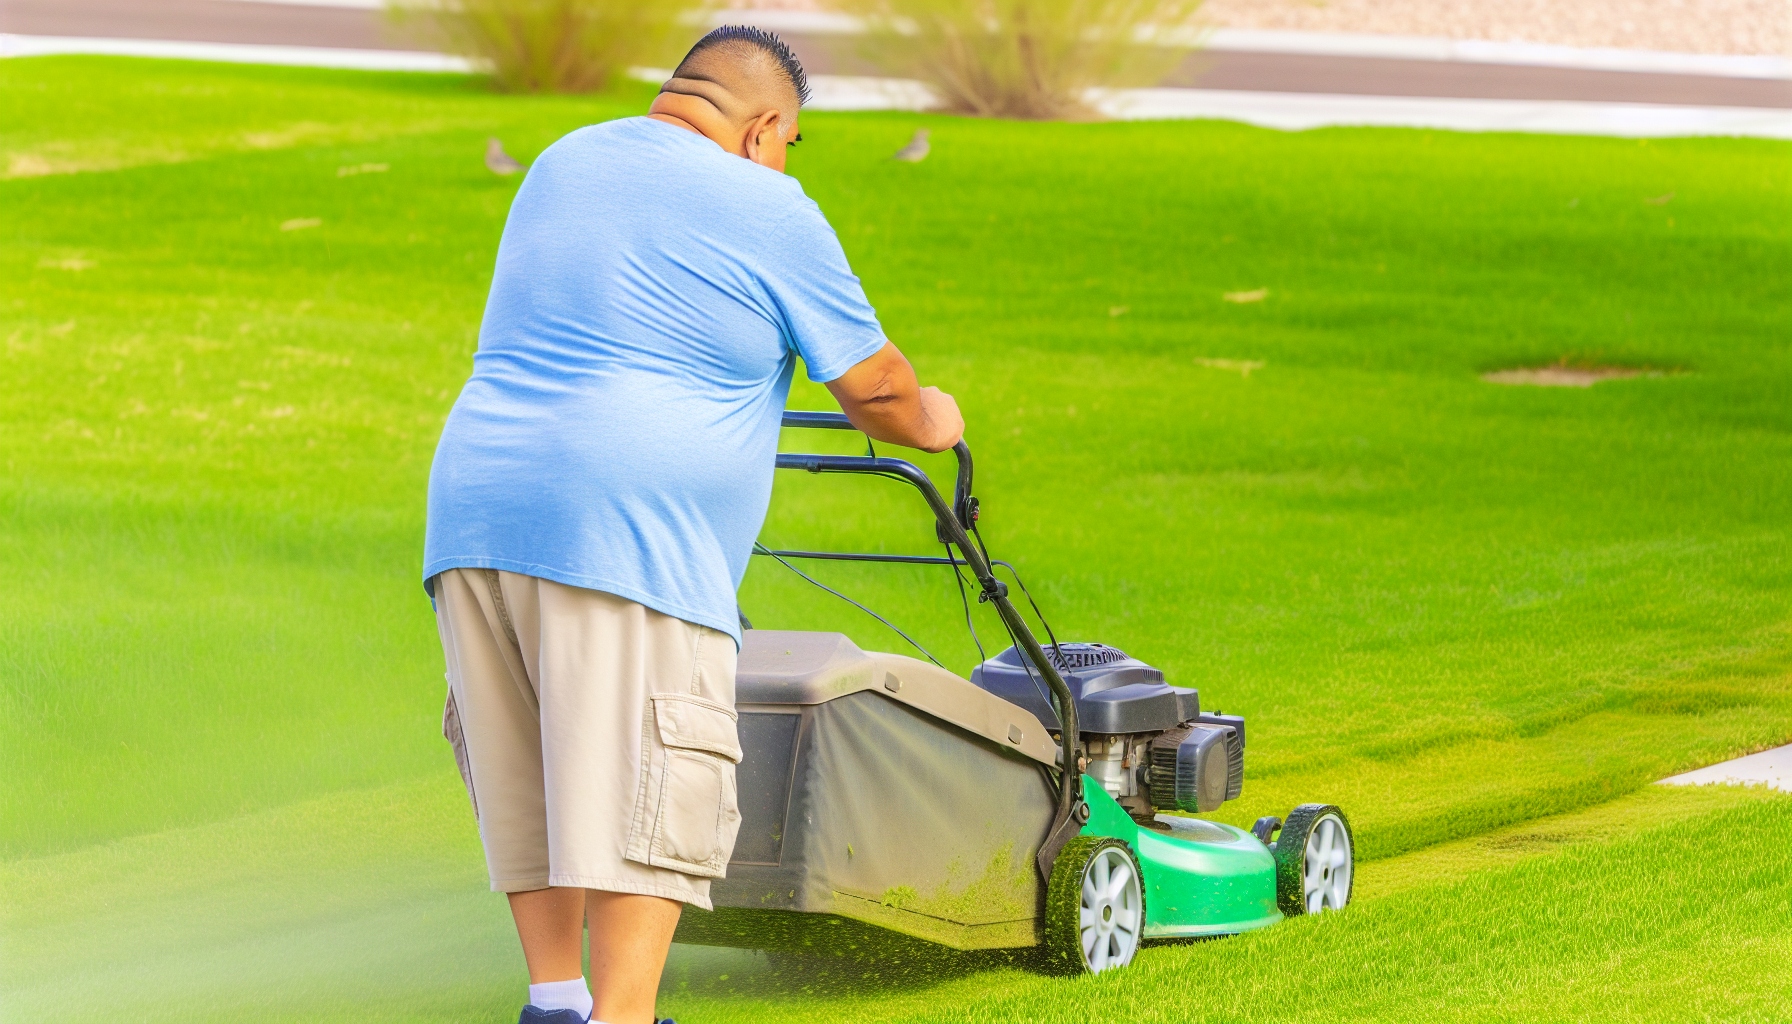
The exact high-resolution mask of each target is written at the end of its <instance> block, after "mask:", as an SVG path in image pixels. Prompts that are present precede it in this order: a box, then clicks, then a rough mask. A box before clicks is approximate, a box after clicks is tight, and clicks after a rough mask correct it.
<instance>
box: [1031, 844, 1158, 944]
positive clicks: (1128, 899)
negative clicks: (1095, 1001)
mask: <svg viewBox="0 0 1792 1024" xmlns="http://www.w3.org/2000/svg"><path fill="white" fill-rule="evenodd" d="M1144 931H1145V886H1144V882H1143V879H1142V877H1141V876H1140V874H1139V861H1138V858H1137V857H1135V856H1133V852H1132V848H1131V847H1129V846H1127V845H1126V843H1124V842H1122V841H1121V840H1119V839H1113V838H1109V837H1107V836H1078V837H1077V838H1075V839H1072V840H1071V841H1070V842H1068V843H1065V844H1064V848H1063V849H1062V850H1060V851H1058V859H1057V862H1056V863H1054V864H1053V865H1052V877H1051V883H1050V884H1049V885H1048V886H1046V896H1045V951H1046V956H1047V959H1048V960H1049V962H1050V963H1051V965H1052V967H1053V969H1054V970H1056V971H1057V972H1058V973H1061V974H1100V973H1101V972H1102V971H1106V970H1111V969H1113V968H1115V967H1125V966H1126V965H1127V964H1129V963H1131V962H1132V958H1133V955H1134V954H1136V953H1137V952H1138V951H1139V939H1140V938H1141V937H1142V936H1143V934H1144Z"/></svg>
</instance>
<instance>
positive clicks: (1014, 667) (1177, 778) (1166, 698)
mask: <svg viewBox="0 0 1792 1024" xmlns="http://www.w3.org/2000/svg"><path fill="white" fill-rule="evenodd" d="M1045 655H1046V657H1047V658H1049V659H1051V662H1052V666H1053V667H1054V668H1056V669H1057V670H1058V674H1059V675H1061V676H1062V677H1063V678H1064V682H1065V683H1067V684H1068V685H1069V686H1070V692H1071V693H1072V694H1074V695H1075V696H1076V709H1077V722H1078V725H1079V726H1080V727H1081V730H1080V731H1081V739H1082V742H1083V747H1084V750H1085V756H1086V757H1087V759H1088V761H1087V764H1085V765H1084V769H1083V770H1084V771H1085V772H1086V773H1087V774H1088V775H1089V776H1090V777H1091V778H1093V779H1095V780H1096V781H1098V782H1100V783H1101V785H1102V788H1104V789H1106V790H1107V792H1108V795H1109V796H1111V797H1113V798H1114V801H1115V802H1116V803H1118V804H1119V805H1120V806H1121V807H1124V808H1126V810H1127V813H1129V814H1131V815H1132V816H1133V818H1134V819H1135V820H1137V821H1139V822H1141V823H1144V824H1151V823H1153V822H1154V821H1155V819H1156V815H1157V814H1158V813H1159V812H1161V811H1187V812H1201V813H1205V812H1208V811H1213V810H1217V809H1218V808H1219V806H1220V804H1222V803H1224V802H1225V801H1227V800H1234V799H1237V797H1238V795H1239V794H1240V793H1241V792H1243V790H1244V718H1243V717H1242V716H1239V715H1222V714H1203V713H1202V711H1201V696H1200V693H1199V692H1198V691H1196V690H1192V689H1189V688H1187V687H1181V686H1171V685H1169V684H1168V683H1165V682H1164V674H1163V672H1161V671H1160V670H1158V669H1155V668H1152V667H1151V666H1150V665H1147V664H1145V663H1144V662H1142V661H1140V660H1138V659H1137V658H1133V657H1130V656H1128V655H1127V653H1126V652H1125V651H1122V650H1120V649H1118V648H1115V647H1109V646H1107V645H1106V644H1094V643H1070V644H1057V645H1054V646H1050V647H1046V648H1045ZM971 682H973V683H975V684H976V685H978V686H980V687H982V688H983V689H985V690H988V691H989V692H991V693H993V694H995V695H996V696H998V697H1001V698H1003V699H1004V700H1007V701H1009V702H1010V703H1013V704H1018V705H1020V706H1021V707H1023V708H1026V709H1027V710H1028V711H1030V712H1032V713H1033V715H1034V716H1035V717H1037V718H1038V719H1039V721H1040V722H1041V723H1043V724H1044V725H1045V727H1046V728H1047V729H1050V730H1053V731H1054V732H1055V731H1056V730H1057V728H1058V716H1057V714H1056V713H1054V712H1053V711H1052V708H1051V702H1050V701H1049V700H1048V699H1047V698H1046V694H1047V692H1048V691H1047V689H1046V686H1045V680H1044V678H1043V677H1042V676H1041V674H1040V672H1039V669H1038V668H1037V667H1036V666H1034V665H1032V664H1031V663H1030V662H1028V661H1027V660H1026V658H1025V657H1024V656H1023V655H1022V654H1021V653H1020V651H1019V650H1017V649H1015V648H1013V647H1010V648H1008V649H1007V650H1005V651H1003V652H1002V653H1000V654H998V655H996V656H995V657H993V658H991V659H989V660H988V661H985V662H984V663H983V664H981V665H979V666H977V667H976V668H975V669H973V670H972V671H971Z"/></svg>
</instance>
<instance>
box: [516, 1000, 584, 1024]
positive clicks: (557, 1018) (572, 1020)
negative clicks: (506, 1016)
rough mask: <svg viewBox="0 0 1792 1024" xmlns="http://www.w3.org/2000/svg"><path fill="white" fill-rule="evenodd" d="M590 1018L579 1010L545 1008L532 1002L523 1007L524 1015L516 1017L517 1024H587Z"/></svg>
mask: <svg viewBox="0 0 1792 1024" xmlns="http://www.w3.org/2000/svg"><path fill="white" fill-rule="evenodd" d="M589 1019H590V1018H588V1017H581V1016H579V1011H577V1010H544V1009H542V1008H541V1007H539V1006H536V1005H535V1004H533V1003H531V1004H529V1005H528V1006H525V1007H523V1015H522V1016H521V1017H518V1018H517V1019H516V1024H585V1022H586V1021H587V1020H589Z"/></svg>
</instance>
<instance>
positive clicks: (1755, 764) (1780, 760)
mask: <svg viewBox="0 0 1792 1024" xmlns="http://www.w3.org/2000/svg"><path fill="white" fill-rule="evenodd" d="M1722 783H1729V784H1737V783H1740V784H1742V785H1750V786H1766V787H1767V788H1768V789H1778V790H1784V791H1785V792H1787V793H1792V744H1787V745H1786V746H1783V747H1775V748H1773V749H1772V750H1763V751H1761V752H1760V753H1759V754H1750V755H1748V756H1747V757H1739V758H1737V759H1735V760H1734V761H1725V762H1723V763H1721V764H1714V765H1711V766H1710V767H1707V768H1699V769H1695V770H1693V771H1690V772H1686V773H1684V774H1681V775H1675V776H1673V777H1671V778H1666V779H1662V780H1661V782H1660V785H1664V786H1709V785H1713V784H1722Z"/></svg>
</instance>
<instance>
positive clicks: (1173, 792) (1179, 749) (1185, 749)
mask: <svg viewBox="0 0 1792 1024" xmlns="http://www.w3.org/2000/svg"><path fill="white" fill-rule="evenodd" d="M1184 729H1186V730H1187V731H1186V732H1184ZM1234 746H1237V747H1238V748H1239V749H1238V750H1237V754H1238V755H1239V756H1238V757H1236V758H1235V757H1234V756H1233V754H1234V751H1233V747H1234ZM1243 753H1244V751H1243V748H1242V745H1239V744H1238V740H1237V736H1236V734H1235V733H1234V732H1233V731H1232V730H1231V729H1229V728H1227V727H1225V726H1210V725H1194V724H1191V725H1187V726H1184V727H1183V728H1179V729H1174V730H1171V731H1170V732H1167V733H1165V734H1164V735H1162V736H1159V737H1158V738H1157V739H1156V740H1154V741H1152V744H1151V802H1152V804H1153V805H1155V806H1157V807H1161V808H1166V809H1168V808H1172V807H1173V808H1175V809H1176V810H1179V811H1193V812H1198V813H1206V812H1208V811H1214V810H1218V809H1219V806H1220V805H1221V804H1223V803H1225V802H1226V800H1227V799H1228V798H1230V797H1236V796H1237V795H1238V792H1239V790H1240V789H1242V785H1241V783H1242V781H1243V778H1242V776H1243V771H1242V768H1243V756H1242V755H1243ZM1235 760H1236V761H1237V762H1238V766H1237V769H1235V768H1234V766H1233V765H1234V761H1235ZM1235 773H1236V774H1237V775H1238V776H1239V778H1238V779H1236V780H1235V779H1234V774H1235Z"/></svg>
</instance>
